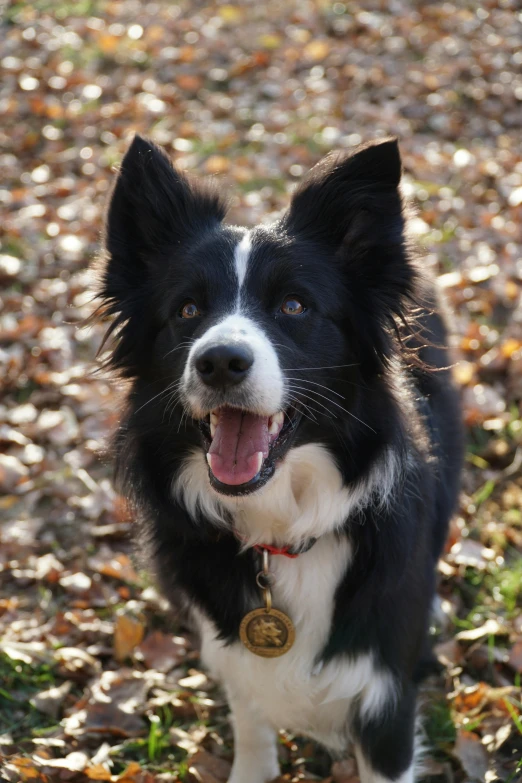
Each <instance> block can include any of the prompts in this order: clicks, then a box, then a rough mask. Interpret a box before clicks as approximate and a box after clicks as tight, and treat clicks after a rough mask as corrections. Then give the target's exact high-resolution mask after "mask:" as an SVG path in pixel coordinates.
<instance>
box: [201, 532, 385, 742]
mask: <svg viewBox="0 0 522 783" xmlns="http://www.w3.org/2000/svg"><path fill="white" fill-rule="evenodd" d="M350 556H351V553H350V545H349V543H348V541H347V539H345V538H343V539H341V540H339V539H338V538H337V537H336V536H335V535H334V534H327V535H325V536H324V537H322V538H321V539H320V540H319V541H318V542H317V543H316V544H315V546H314V547H313V548H312V549H311V550H310V551H309V552H307V553H305V554H302V555H300V556H299V557H298V558H295V559H292V560H291V559H288V558H285V557H282V556H273V557H272V558H271V571H272V573H273V575H274V586H273V600H274V606H276V607H277V608H280V609H281V610H283V611H284V612H286V613H287V614H288V616H289V617H290V618H291V619H292V621H293V623H294V625H295V629H296V639H295V643H294V646H293V647H292V648H291V650H289V651H288V652H287V653H286V654H285V655H283V656H281V657H280V658H272V659H266V658H260V657H258V656H256V655H254V654H252V653H251V652H249V651H248V650H247V649H246V648H244V647H243V645H242V644H241V642H239V641H238V642H237V643H234V644H232V645H229V646H225V645H224V644H223V643H222V642H220V641H218V640H217V639H216V630H215V628H214V627H213V626H212V623H210V621H208V620H207V619H205V618H203V617H201V616H200V617H199V620H200V624H201V633H202V656H203V661H204V663H205V665H206V666H207V667H208V669H209V670H210V671H211V673H212V674H213V675H214V677H216V678H217V679H219V680H220V681H222V682H223V684H224V685H225V687H226V689H227V692H228V694H229V697H230V698H231V700H234V699H238V700H243V701H244V700H247V701H248V703H249V704H250V705H252V707H253V708H255V709H256V711H258V712H259V714H260V717H262V718H264V719H265V720H266V721H267V722H269V723H270V724H271V725H272V726H273V727H274V728H275V729H279V728H287V729H291V730H293V731H296V732H298V733H301V734H306V735H308V736H311V737H313V738H315V739H317V740H319V741H320V742H323V743H324V744H325V745H327V746H329V747H330V748H331V749H332V750H335V751H342V750H343V749H344V748H345V747H346V744H347V732H346V722H347V718H348V715H349V710H350V704H351V702H352V701H353V699H354V698H355V697H357V696H360V697H361V703H362V709H363V710H364V711H368V712H372V711H373V710H379V708H380V707H381V706H382V703H383V701H384V700H385V699H386V698H387V697H389V694H390V688H392V682H391V679H390V678H389V677H388V676H387V675H382V674H379V673H377V672H376V670H375V667H374V665H373V659H372V656H371V655H370V654H366V655H361V656H359V657H357V658H356V659H352V660H350V659H347V658H337V659H335V660H334V661H332V662H330V663H328V664H326V665H324V666H321V665H318V664H317V662H316V661H317V658H318V656H319V655H320V653H321V650H322V649H323V647H324V645H325V643H326V641H327V639H328V635H329V632H330V626H331V620H332V614H333V608H334V596H335V590H336V588H337V585H338V583H339V581H340V579H341V577H342V575H343V574H344V573H345V571H346V568H347V567H348V564H349V561H350ZM260 605H262V602H261V600H260Z"/></svg>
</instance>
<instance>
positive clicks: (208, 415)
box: [102, 137, 414, 494]
mask: <svg viewBox="0 0 522 783" xmlns="http://www.w3.org/2000/svg"><path fill="white" fill-rule="evenodd" d="M400 176H401V161H400V156H399V151H398V147H397V143H396V141H395V140H385V141H380V142H376V143H373V144H369V145H366V146H363V147H360V148H358V149H357V150H355V151H354V152H352V153H351V154H346V153H338V154H332V155H330V156H328V157H327V158H325V159H324V160H323V161H322V162H320V163H319V164H318V165H317V166H316V167H315V168H313V169H312V170H311V171H310V173H309V175H308V176H307V177H306V178H305V180H304V181H303V183H302V184H301V185H300V187H299V188H298V189H297V191H296V192H295V194H294V195H293V197H292V201H291V204H290V207H289V209H288V211H287V212H286V213H285V214H284V215H283V217H282V218H281V219H280V220H279V221H278V222H276V223H274V224H272V225H270V226H260V227H257V228H254V229H253V230H246V229H244V228H238V227H235V226H229V225H225V224H223V218H224V215H225V211H226V210H225V204H224V201H223V200H222V198H221V195H220V193H219V191H218V188H217V186H216V185H215V184H213V185H209V184H207V183H199V182H192V181H191V180H190V179H189V178H187V177H186V176H185V175H184V174H182V173H181V172H179V171H178V170H176V169H175V168H174V167H173V166H172V164H171V162H170V161H169V159H168V158H167V156H166V155H165V154H164V153H163V152H162V151H161V150H160V149H159V148H157V147H156V146H155V145H154V144H152V143H151V142H149V141H145V140H144V139H142V138H140V137H136V138H135V139H134V141H133V143H132V144H131V146H130V148H129V150H128V152H127V154H126V155H125V158H124V160H123V163H122V166H121V170H120V173H119V175H118V178H117V180H116V183H115V187H114V190H113V193H112V197H111V201H110V205H109V210H108V215H107V225H106V235H105V246H106V251H107V253H106V256H107V257H106V262H105V266H104V269H103V282H102V297H103V300H104V303H105V304H104V311H105V312H106V313H108V314H110V315H115V316H116V317H115V320H114V322H113V325H112V327H111V328H113V329H115V330H116V333H117V335H118V339H117V343H116V346H115V348H114V351H113V354H112V359H111V362H112V365H113V367H115V368H116V369H118V370H119V371H120V372H121V373H122V374H123V375H124V376H126V377H128V378H132V379H133V381H134V386H133V392H132V393H131V408H132V409H133V415H134V417H135V418H139V417H141V418H142V425H143V426H144V427H145V428H150V427H156V428H157V429H158V430H160V431H162V432H163V433H164V435H165V440H166V441H168V440H169V438H172V439H173V440H175V439H176V438H177V439H178V440H179V438H180V437H181V436H180V431H181V433H185V434H184V435H183V437H185V438H186V444H185V445H187V446H188V445H190V447H191V448H194V446H196V447H197V448H202V449H204V451H205V453H206V458H207V461H208V466H209V467H208V470H209V478H210V483H211V485H212V486H213V488H214V489H215V490H217V491H218V492H220V493H223V494H247V493H250V492H253V491H255V490H257V489H258V488H259V487H261V486H262V485H264V484H265V483H266V482H267V481H268V480H269V479H270V478H271V476H272V475H273V473H274V471H275V470H276V469H277V465H278V463H279V461H280V460H283V459H284V457H285V454H286V452H287V451H288V449H289V448H291V447H292V446H293V445H297V444H299V443H304V442H310V441H316V442H322V443H324V442H328V441H329V440H332V439H336V438H338V436H339V434H342V435H343V437H344V438H345V439H346V437H347V429H350V428H351V430H352V431H359V432H361V431H362V432H366V433H367V434H368V435H369V436H370V437H371V433H372V432H375V426H374V425H373V424H372V422H375V421H376V417H377V418H378V416H379V415H380V413H379V411H378V410H377V408H378V398H376V397H375V396H374V395H373V391H372V389H373V387H372V379H373V378H377V377H379V373H380V372H381V371H382V369H383V367H384V365H385V362H386V357H387V353H388V350H389V343H390V340H389V332H390V328H391V326H392V322H393V319H394V318H395V317H396V316H398V315H400V314H401V313H402V308H403V303H404V300H405V298H406V297H408V295H409V294H410V293H411V291H412V287H413V278H414V274H413V269H412V266H411V263H410V260H409V257H408V252H407V248H406V244H405V240H404V217H403V210H402V201H401V196H400V193H399V181H400ZM186 428H188V429H186ZM349 441H350V438H349V437H348V442H349ZM181 447H182V445H180V448H181Z"/></svg>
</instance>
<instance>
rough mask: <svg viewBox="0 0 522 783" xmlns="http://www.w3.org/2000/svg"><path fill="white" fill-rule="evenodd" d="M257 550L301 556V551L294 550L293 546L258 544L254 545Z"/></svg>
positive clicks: (273, 553)
mask: <svg viewBox="0 0 522 783" xmlns="http://www.w3.org/2000/svg"><path fill="white" fill-rule="evenodd" d="M254 549H255V550H256V552H260V553H263V551H266V552H268V554H269V555H284V556H285V557H292V558H293V557H299V555H300V554H301V552H294V551H292V547H291V546H272V545H271V544H256V545H255V546H254Z"/></svg>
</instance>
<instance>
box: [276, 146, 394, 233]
mask: <svg viewBox="0 0 522 783" xmlns="http://www.w3.org/2000/svg"><path fill="white" fill-rule="evenodd" d="M400 179H401V157H400V153H399V147H398V144H397V140H396V139H385V140H383V141H376V142H370V143H369V144H366V145H362V146H360V147H358V148H357V149H356V150H355V151H354V152H351V153H348V154H346V153H342V152H338V153H332V154H330V155H327V157H326V158H323V160H321V161H320V162H319V163H318V164H317V165H316V166H314V168H313V169H312V170H311V171H310V172H309V173H308V175H307V176H306V177H305V179H304V180H303V182H302V183H301V184H300V185H299V187H298V189H297V191H296V192H295V194H294V196H293V198H292V202H291V205H290V209H289V210H288V212H287V214H286V216H285V217H284V218H283V222H284V223H285V225H286V227H287V229H288V230H289V231H290V232H291V233H295V234H298V235H301V236H306V237H308V238H310V239H315V240H317V241H321V242H327V244H329V245H332V246H340V245H342V244H343V243H344V242H345V240H346V239H347V238H348V234H349V233H353V231H354V229H357V226H358V224H359V226H360V224H361V223H366V224H368V223H369V222H371V220H369V217H370V215H371V213H375V214H378V213H380V214H381V215H382V213H383V212H388V214H390V216H391V215H394V216H400V214H401V206H402V205H401V198H400V195H399V192H398V187H399V183H400ZM361 215H363V216H364V217H363V220H362V221H361ZM355 233H359V232H358V231H357V230H356V231H355Z"/></svg>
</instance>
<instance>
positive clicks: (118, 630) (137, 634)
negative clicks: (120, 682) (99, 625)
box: [114, 614, 145, 663]
mask: <svg viewBox="0 0 522 783" xmlns="http://www.w3.org/2000/svg"><path fill="white" fill-rule="evenodd" d="M144 633H145V626H144V625H143V623H142V622H141V621H140V620H139V619H138V618H137V617H133V616H132V615H130V614H119V615H118V616H117V617H116V622H115V624H114V657H115V658H116V660H117V661H119V662H120V663H122V662H123V661H125V660H126V658H128V657H129V656H130V654H131V653H132V652H133V650H134V649H135V647H137V646H138V644H140V642H141V641H142V639H143V635H144Z"/></svg>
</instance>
